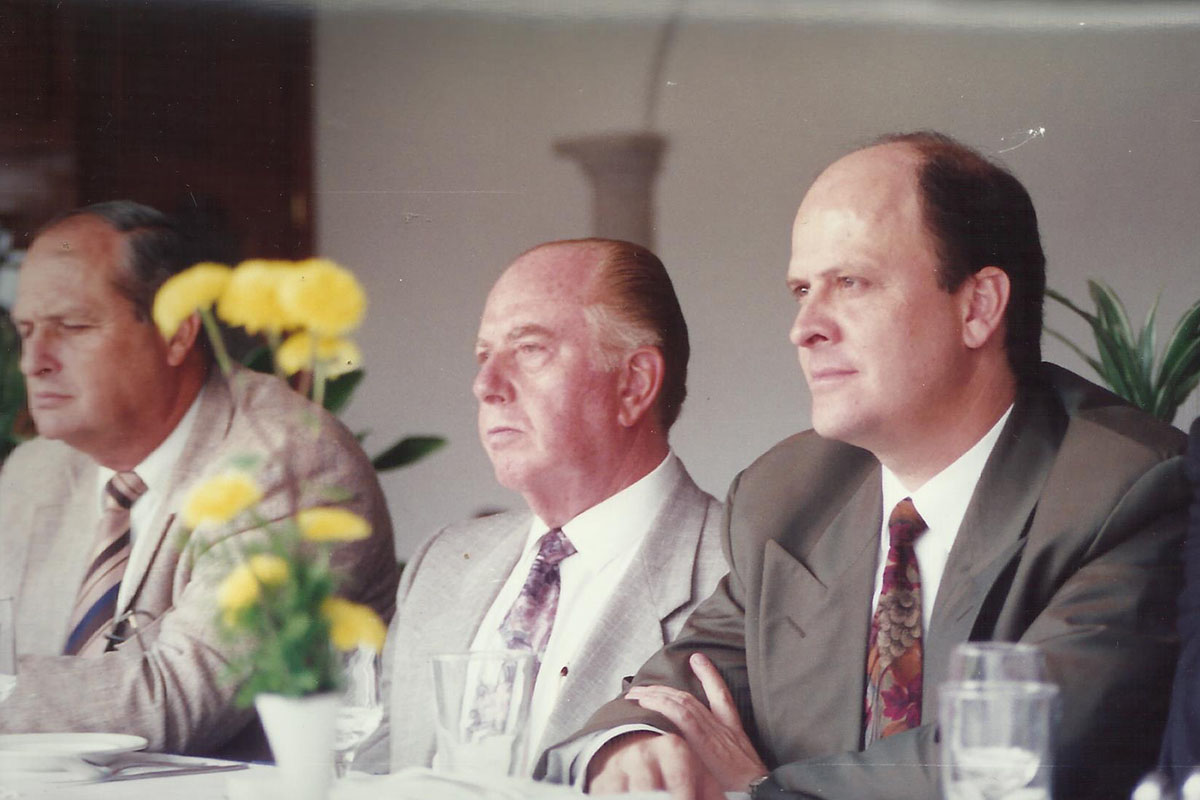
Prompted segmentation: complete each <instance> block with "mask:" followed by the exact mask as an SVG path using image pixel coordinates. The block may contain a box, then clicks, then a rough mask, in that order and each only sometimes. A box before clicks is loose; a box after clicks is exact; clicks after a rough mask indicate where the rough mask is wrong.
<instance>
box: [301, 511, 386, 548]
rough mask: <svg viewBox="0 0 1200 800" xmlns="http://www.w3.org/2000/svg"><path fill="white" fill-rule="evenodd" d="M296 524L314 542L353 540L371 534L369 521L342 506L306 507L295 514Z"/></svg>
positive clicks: (304, 535) (302, 533)
mask: <svg viewBox="0 0 1200 800" xmlns="http://www.w3.org/2000/svg"><path fill="white" fill-rule="evenodd" d="M296 524H297V525H298V526H299V527H300V534H301V535H302V536H303V537H304V538H305V539H309V540H311V541H314V542H355V541H358V540H359V539H365V538H367V537H368V536H370V535H371V523H369V522H367V521H366V520H365V519H363V518H362V517H360V516H359V515H358V514H355V513H354V512H353V511H347V510H346V509H344V508H306V509H305V510H303V511H301V512H299V513H298V514H296Z"/></svg>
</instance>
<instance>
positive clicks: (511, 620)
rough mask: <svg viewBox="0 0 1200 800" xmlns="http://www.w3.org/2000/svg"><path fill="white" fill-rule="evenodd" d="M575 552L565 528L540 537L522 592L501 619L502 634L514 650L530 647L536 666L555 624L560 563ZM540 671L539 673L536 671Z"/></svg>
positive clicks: (539, 663)
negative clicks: (563, 530) (564, 530)
mask: <svg viewBox="0 0 1200 800" xmlns="http://www.w3.org/2000/svg"><path fill="white" fill-rule="evenodd" d="M574 553H575V547H574V545H572V544H571V540H570V539H568V538H567V536H566V534H565V533H563V532H562V529H561V528H554V529H553V530H550V531H548V532H547V533H546V534H545V535H544V536H542V538H541V539H539V540H538V552H537V555H536V556H535V557H534V559H533V565H532V566H531V567H530V568H529V576H528V577H527V578H526V579H525V584H524V585H523V586H522V587H521V593H520V594H519V595H517V599H516V600H515V601H514V602H513V604H512V608H510V609H509V610H508V613H507V614H506V615H505V616H504V620H503V621H502V622H501V623H500V635H501V636H502V637H503V638H504V643H505V645H506V646H507V647H508V648H509V649H510V650H529V651H530V652H532V653H533V656H534V661H535V662H536V664H535V669H536V666H540V665H541V661H542V652H543V651H544V650H545V649H546V642H548V641H549V640H550V631H551V630H552V629H553V628H554V614H555V612H556V611H557V610H558V595H559V593H560V591H561V589H562V585H561V577H560V576H559V572H558V565H559V564H560V563H561V562H562V560H563V559H564V558H566V557H567V556H570V555H573V554H574ZM535 674H536V673H535Z"/></svg>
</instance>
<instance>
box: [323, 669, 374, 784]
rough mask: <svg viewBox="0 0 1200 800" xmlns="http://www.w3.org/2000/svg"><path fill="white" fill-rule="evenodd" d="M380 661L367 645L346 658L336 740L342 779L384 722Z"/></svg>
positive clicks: (335, 754)
mask: <svg viewBox="0 0 1200 800" xmlns="http://www.w3.org/2000/svg"><path fill="white" fill-rule="evenodd" d="M379 664H380V657H379V654H378V653H376V652H375V651H374V650H371V649H369V648H366V647H360V648H358V649H357V650H351V651H350V652H348V653H346V654H345V655H344V656H343V657H342V676H343V679H344V680H345V682H346V688H345V691H344V692H343V693H342V704H341V706H340V707H339V708H338V712H337V721H336V722H335V724H334V739H333V769H334V774H336V775H337V777H339V778H343V777H345V776H346V772H348V771H349V769H350V765H351V764H353V763H354V754H355V751H356V750H357V749H358V746H359V745H360V744H362V742H363V740H364V739H366V738H367V737H368V736H370V735H371V733H372V732H374V730H375V729H376V728H378V727H379V723H380V722H382V721H383V703H382V702H381V701H380V697H379Z"/></svg>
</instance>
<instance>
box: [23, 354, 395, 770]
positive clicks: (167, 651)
mask: <svg viewBox="0 0 1200 800" xmlns="http://www.w3.org/2000/svg"><path fill="white" fill-rule="evenodd" d="M198 402H199V403H200V405H199V408H198V409H197V417H196V420H195V424H194V426H193V428H192V432H191V434H190V437H189V440H188V442H187V445H186V447H185V450H184V452H185V454H186V455H185V457H184V458H183V459H181V460H180V461H179V462H178V463H177V464H176V465H175V467H174V469H173V472H172V474H171V477H170V483H169V486H166V487H164V488H165V490H166V502H164V503H163V504H162V510H161V512H160V513H159V516H158V518H157V519H156V520H155V521H154V523H153V524H152V525H151V526H150V527H149V529H148V530H145V531H139V532H138V536H139V537H143V536H144V537H152V546H151V547H148V548H146V549H144V550H142V551H141V552H142V553H143V554H145V555H146V558H144V559H141V560H140V561H137V562H134V561H131V562H130V563H129V564H128V566H127V567H126V571H125V574H124V577H123V579H122V580H123V582H124V583H127V584H133V585H136V590H135V591H134V592H133V593H132V595H131V598H130V600H129V603H128V605H127V607H126V608H119V609H118V613H123V612H125V611H127V610H131V609H132V610H133V611H134V612H135V614H134V620H135V621H136V623H137V630H138V633H139V636H134V637H131V638H130V639H129V640H127V641H126V642H125V643H124V644H123V645H121V646H120V647H119V648H118V649H117V650H116V651H115V652H112V653H106V654H104V655H103V656H100V657H98V658H77V657H72V656H62V655H59V654H61V653H62V648H63V644H64V642H65V641H66V637H67V633H68V631H67V626H68V624H69V618H70V615H71V610H72V606H73V604H74V602H75V595H76V592H77V591H78V589H79V586H80V583H81V581H82V577H83V572H84V570H85V568H86V567H87V560H88V558H89V556H90V551H91V548H92V544H93V537H94V535H95V531H96V526H97V519H98V516H99V508H100V506H99V495H98V490H97V487H98V477H97V466H96V464H95V463H94V462H93V461H92V460H91V459H90V458H88V457H87V456H85V455H83V454H82V453H80V452H78V451H76V450H73V449H72V448H70V447H68V446H67V445H65V444H63V443H61V442H57V441H50V440H44V439H35V440H33V441H31V442H28V443H26V444H23V445H21V446H20V447H19V448H17V449H16V450H15V451H14V452H13V453H12V455H11V456H10V457H9V459H8V461H7V462H6V463H5V465H4V470H3V472H2V473H0V552H2V553H3V558H0V596H3V595H9V594H11V595H13V596H15V597H16V632H17V647H18V651H19V653H21V658H20V664H19V669H20V676H19V682H18V685H17V690H16V692H15V693H14V694H13V695H12V696H11V697H10V698H9V699H8V700H7V701H5V702H4V703H0V732H5V733H8V732H34V731H119V732H124V733H133V734H138V735H141V736H145V737H146V738H147V739H149V740H150V748H151V749H152V750H164V751H173V752H190V753H198V752H210V751H212V750H213V749H215V748H217V747H219V746H220V745H221V744H223V743H224V742H225V741H226V740H228V739H229V738H231V737H232V736H234V735H235V734H237V733H238V732H239V731H240V730H241V729H243V728H244V727H246V726H247V724H248V723H250V722H251V720H252V718H253V713H254V712H253V710H252V709H237V708H235V707H234V704H233V696H234V694H235V693H236V689H237V684H238V681H237V676H227V675H226V674H224V673H225V670H226V662H227V659H228V655H229V653H230V648H231V647H232V646H233V645H232V644H231V643H230V642H229V641H228V640H227V639H226V638H225V637H224V636H223V634H222V633H221V632H219V631H218V629H217V627H216V613H217V612H216V608H217V607H216V601H215V597H214V591H215V586H216V584H217V583H219V582H220V580H221V579H222V578H223V577H224V576H225V575H226V574H227V573H228V570H229V562H228V560H227V557H226V553H227V552H228V551H227V550H225V548H222V547H218V548H216V549H214V550H212V551H211V552H208V553H206V552H205V550H206V548H207V547H208V546H209V545H211V544H212V541H211V540H212V538H213V537H215V536H221V537H224V536H228V537H230V539H229V541H230V542H231V543H233V544H238V543H241V544H248V543H250V542H251V541H253V540H254V538H255V537H259V536H261V532H260V531H256V530H253V529H249V530H247V529H236V530H231V529H226V530H223V531H220V532H218V533H214V534H212V535H208V536H205V535H200V534H196V535H193V536H192V537H190V538H188V537H186V534H185V533H184V531H183V530H182V523H181V522H180V521H179V520H178V519H177V518H176V511H177V510H178V508H179V507H180V505H181V502H182V498H183V495H184V494H185V493H186V491H187V490H188V489H189V488H190V487H191V486H192V485H194V484H195V483H196V482H197V481H198V480H199V479H201V478H202V477H204V476H205V475H206V474H207V473H209V472H211V471H214V470H216V469H219V468H220V467H222V466H223V465H226V464H227V462H228V461H229V460H230V459H231V458H235V457H238V456H245V455H247V454H255V455H260V456H262V462H261V467H260V469H259V471H258V479H259V482H260V484H261V485H262V488H263V491H264V500H263V502H262V509H263V511H264V514H265V516H266V517H267V518H268V519H273V518H280V517H283V516H285V515H286V514H287V513H289V512H290V511H291V510H293V509H294V508H295V507H297V506H311V505H321V504H324V502H325V501H324V498H323V497H322V496H321V490H322V489H328V488H329V487H331V486H336V487H341V488H343V489H345V490H346V491H347V492H348V494H349V498H348V499H347V500H346V501H345V502H344V503H342V505H344V506H345V507H347V508H349V509H351V510H353V511H355V512H357V513H359V514H361V515H362V516H364V517H365V518H367V519H368V520H369V521H370V522H371V524H372V526H373V532H372V534H371V536H370V537H369V538H368V539H366V540H363V541H359V542H354V543H349V544H346V545H342V546H340V547H338V549H337V550H336V551H335V554H334V563H335V565H336V566H337V567H338V568H339V569H340V570H342V571H343V572H344V574H345V575H346V580H345V582H344V584H343V587H342V588H343V592H342V593H343V594H344V595H345V596H346V597H348V598H350V599H353V600H357V601H360V602H364V603H367V604H369V605H371V606H372V607H373V608H375V610H376V611H378V612H379V613H381V614H383V615H384V616H385V618H386V617H388V616H390V614H391V611H392V609H393V608H394V606H393V601H394V596H395V587H396V585H397V582H398V570H397V566H396V559H395V554H394V550H393V543H392V528H391V523H390V521H389V519H388V515H387V510H386V505H385V503H384V500H383V496H382V494H381V492H380V489H379V484H378V481H377V480H376V478H375V473H374V470H373V469H372V468H371V465H370V462H369V461H368V460H367V458H366V456H365V455H364V454H363V452H362V450H361V448H359V446H358V444H357V443H356V442H355V440H354V437H353V435H352V434H350V432H349V431H347V430H346V429H345V428H344V427H343V426H342V425H341V424H340V423H339V422H338V421H337V420H335V419H334V418H333V417H331V416H330V415H328V414H326V413H325V412H324V411H323V410H321V409H318V408H317V407H316V406H314V405H313V404H311V403H309V402H308V401H307V400H305V399H303V398H301V397H300V396H299V395H297V394H296V393H295V392H293V391H292V390H291V389H290V388H288V387H287V386H286V385H285V384H284V383H282V382H281V381H279V380H277V379H275V378H273V377H269V376H265V375H259V374H257V373H252V372H249V371H242V372H239V373H238V374H237V375H236V377H235V379H234V380H232V381H226V380H225V379H224V378H223V377H222V376H221V375H220V374H219V373H218V372H217V370H215V369H214V370H213V375H211V376H210V378H209V380H208V381H207V382H206V384H205V386H204V388H203V389H202V391H201V393H200V396H199V401H198ZM285 468H286V469H285ZM289 472H290V473H291V475H290V476H289V474H288V473H289ZM142 544H151V543H150V542H144V543H143V542H139V545H138V546H139V548H141V546H142Z"/></svg>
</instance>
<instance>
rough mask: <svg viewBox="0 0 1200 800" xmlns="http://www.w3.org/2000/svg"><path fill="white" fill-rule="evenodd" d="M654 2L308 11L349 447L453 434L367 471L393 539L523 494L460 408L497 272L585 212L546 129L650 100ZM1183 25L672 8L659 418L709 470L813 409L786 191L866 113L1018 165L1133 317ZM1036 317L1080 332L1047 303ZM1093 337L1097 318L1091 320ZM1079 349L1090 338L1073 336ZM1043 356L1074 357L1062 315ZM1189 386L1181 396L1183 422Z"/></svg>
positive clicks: (1178, 202) (1065, 273) (1148, 296)
mask: <svg viewBox="0 0 1200 800" xmlns="http://www.w3.org/2000/svg"><path fill="white" fill-rule="evenodd" d="M659 30H660V28H659V26H658V25H657V24H655V23H653V21H644V22H622V21H620V20H607V21H581V20H578V19H575V20H565V19H546V20H533V19H529V18H504V17H497V16H468V15H450V14H442V15H439V14H436V13H433V12H409V13H389V12H386V11H378V10H376V11H372V12H357V13H349V12H344V11H336V10H333V9H330V8H327V9H326V10H325V11H323V12H322V13H321V15H320V17H319V21H318V25H317V42H316V64H317V70H316V75H317V84H316V87H315V92H316V113H317V123H316V152H317V172H316V175H317V191H318V194H317V225H318V229H317V230H318V242H319V250H320V252H322V253H323V254H325V255H328V256H330V257H333V258H336V259H338V260H340V261H342V262H343V263H345V264H346V265H348V266H351V267H352V268H354V269H355V270H357V272H358V274H359V275H360V277H361V278H362V280H363V282H364V283H365V284H366V286H367V288H368V290H369V292H370V296H371V309H370V312H369V316H368V321H367V324H366V326H365V328H364V330H363V332H362V336H361V343H362V345H363V348H364V351H365V354H366V358H367V361H368V372H369V377H368V380H367V381H366V383H365V384H364V386H363V388H362V389H361V390H360V392H359V395H358V397H357V398H356V400H355V404H354V406H353V407H352V408H351V409H350V411H349V413H348V415H347V416H348V419H349V421H350V423H351V425H352V427H356V428H364V427H365V428H370V429H372V430H373V431H374V434H373V435H372V436H371V437H370V438H368V440H367V445H368V450H377V449H380V448H382V446H384V444H386V443H387V442H388V441H390V439H391V438H392V437H394V436H395V435H398V434H401V433H413V432H438V433H442V434H444V435H446V436H448V437H449V438H450V446H449V447H448V448H447V449H446V450H444V451H442V452H441V453H439V454H438V455H437V456H435V457H433V458H431V459H430V460H428V461H426V462H424V463H422V464H420V465H418V466H416V467H413V468H410V469H408V470H404V471H401V472H396V473H391V474H390V475H388V476H385V478H384V484H385V488H386V490H387V492H388V499H389V503H390V505H391V510H392V514H393V517H394V519H395V522H396V529H397V537H398V541H397V547H398V551H399V553H400V554H401V556H407V555H409V554H411V552H412V551H413V549H414V548H415V546H416V544H417V543H418V542H419V541H420V540H421V539H422V538H424V537H425V536H427V535H428V534H430V533H432V532H433V531H434V530H436V528H437V527H438V526H440V525H443V524H445V523H448V522H451V521H454V520H456V519H461V518H463V517H465V516H467V515H469V514H471V513H472V512H473V511H474V510H476V509H479V508H482V507H486V506H497V505H501V506H508V507H513V506H517V505H519V504H520V498H519V497H517V496H516V495H513V494H511V493H509V492H507V491H505V490H504V489H501V488H500V487H498V486H497V485H496V484H495V482H494V481H493V479H492V476H491V470H490V466H489V464H488V462H487V459H486V457H485V456H484V455H483V453H482V451H481V450H480V448H479V445H478V442H477V440H476V437H475V432H474V401H473V398H472V397H471V394H470V382H471V378H472V375H473V372H474V369H473V361H472V354H471V350H472V344H473V339H474V334H475V329H476V325H477V323H478V315H479V312H480V310H481V308H482V305H483V301H484V298H485V296H486V294H487V291H488V289H489V288H490V285H491V283H492V281H493V280H494V279H495V277H496V276H497V275H498V274H499V272H500V271H501V270H502V269H503V268H504V266H505V265H506V264H507V263H508V262H509V261H510V260H511V258H512V257H513V256H514V255H516V254H517V253H519V252H520V251H522V250H524V249H525V248H527V247H529V246H531V245H533V244H535V243H537V242H539V241H543V240H547V239H553V238H562V237H572V236H579V235H586V234H587V233H589V230H588V224H589V222H588V220H589V216H588V215H589V209H588V202H589V198H588V193H587V192H588V189H587V185H586V183H585V181H584V179H583V177H582V175H581V174H580V173H579V171H578V169H577V167H575V166H574V165H573V164H572V163H570V162H568V161H565V160H562V159H561V158H558V157H556V156H554V155H553V153H552V150H551V143H552V142H553V140H554V139H555V138H557V137H560V136H565V135H575V134H583V133H597V132H602V131H609V130H621V129H634V128H638V127H640V126H641V124H642V112H643V104H644V102H645V92H646V86H645V84H646V80H647V71H648V68H649V63H650V60H651V55H652V52H653V48H654V43H655V41H656V37H657V36H658V34H659ZM1198 75H1200V28H1197V27H1195V26H1193V25H1176V26H1169V27H1162V26H1159V27H1141V26H1118V27H1101V26H1095V25H1078V26H1069V27H1068V26H1059V27H1055V28H1053V29H1049V30H1045V31H1038V30H1033V29H1029V28H1022V29H1015V28H1009V27H1006V28H987V27H978V26H956V27H937V26H931V25H927V24H908V25H904V24H902V23H901V24H890V25H876V24H869V23H863V24H853V23H845V22H843V23H841V24H819V23H814V22H803V21H800V22H796V21H793V22H773V23H767V22H761V21H754V22H749V21H743V22H738V21H733V22H730V21H723V22H717V21H711V20H709V21H704V20H697V19H688V18H685V20H684V22H683V24H682V26H681V27H680V29H679V30H678V35H677V38H676V40H675V43H674V46H673V48H672V50H671V51H670V55H669V58H668V60H667V63H666V68H665V74H664V75H663V81H664V83H663V85H662V86H661V101H660V107H659V109H658V112H657V125H656V128H657V130H659V131H660V132H662V133H663V134H665V135H666V136H667V137H669V140H670V144H669V150H668V153H667V155H666V159H665V167H664V172H663V174H662V176H661V178H660V181H659V196H658V205H657V208H658V228H657V233H658V242H657V247H656V250H657V251H658V252H659V254H660V255H661V256H662V258H663V260H664V262H665V263H666V264H667V267H668V269H669V270H670V271H671V274H672V276H673V278H674V280H675V283H676V287H677V290H678V292H679V295H680V298H681V301H682V304H683V308H684V312H685V314H686V315H687V318H688V321H689V325H690V328H691V334H692V343H693V360H692V365H691V379H690V398H689V400H688V403H687V405H686V407H685V411H684V415H683V417H682V419H681V421H680V422H679V424H678V425H677V426H676V429H675V433H674V441H675V445H676V448H677V450H678V451H679V452H680V453H681V455H682V456H683V457H684V460H685V461H686V462H687V464H688V465H689V467H690V468H691V470H692V472H693V474H694V475H695V477H696V478H697V480H698V481H699V482H700V484H701V485H702V486H704V487H705V488H706V489H708V490H709V491H712V492H713V493H715V494H717V495H718V496H721V495H723V493H724V491H725V487H726V486H727V484H728V482H729V480H730V478H731V477H732V476H733V475H734V473H735V472H736V470H737V469H739V468H740V467H741V466H744V465H745V464H746V463H747V462H748V461H749V460H751V459H752V458H754V456H755V455H757V454H758V453H759V452H761V451H762V450H764V449H765V448H767V447H768V446H769V445H771V444H772V443H773V442H774V441H776V440H778V439H779V438H782V437H783V436H785V435H787V434H788V433H790V432H792V431H795V430H798V429H802V428H804V427H806V426H807V424H808V399H807V395H806V392H805V390H804V388H803V382H802V380H801V379H800V376H799V372H798V369H797V367H796V363H795V356H794V352H793V351H792V349H791V347H790V345H788V343H787V341H786V331H787V326H788V324H789V322H790V316H791V311H792V309H791V303H790V300H789V299H788V297H787V295H786V293H785V292H784V290H783V273H784V269H785V266H786V260H787V255H788V238H789V229H790V223H791V218H792V215H793V213H794V211H795V207H796V205H797V204H798V202H799V200H800V198H801V196H802V195H803V193H804V190H805V188H806V185H807V183H808V182H809V181H810V180H811V178H812V177H813V176H814V175H815V174H816V173H817V172H818V171H819V170H820V169H821V167H822V166H824V165H825V164H827V163H828V162H829V161H830V160H832V159H833V158H835V157H837V156H838V155H839V154H841V153H842V152H844V151H845V150H847V149H848V148H850V147H852V146H854V145H857V144H861V143H864V142H866V141H868V140H870V139H871V138H873V137H874V136H875V135H877V134H879V133H882V132H885V131H893V130H909V129H915V128H935V129H939V130H943V131H946V132H948V133H950V134H952V135H954V136H957V137H959V138H961V139H963V140H964V141H966V142H968V143H971V144H973V145H976V146H978V147H980V148H981V149H983V150H985V151H986V152H989V153H992V154H996V153H999V151H1001V150H1004V149H1007V148H1011V147H1014V146H1016V145H1018V143H1019V142H1021V141H1023V140H1024V139H1025V138H1026V136H1025V135H1024V134H1023V133H1022V132H1023V131H1027V130H1029V129H1041V128H1045V135H1044V136H1039V137H1037V138H1034V139H1033V140H1031V141H1029V142H1028V143H1027V144H1024V145H1021V146H1017V147H1016V149H1013V150H1011V151H1010V152H1006V153H1003V154H1002V155H1001V158H1002V159H1003V160H1004V161H1005V162H1006V163H1007V164H1008V165H1009V166H1011V167H1012V168H1013V170H1014V171H1015V172H1016V174H1017V175H1018V177H1020V178H1021V179H1022V180H1023V181H1024V182H1025V183H1026V185H1027V186H1028V187H1029V189H1030V192H1031V193H1032V195H1033V198H1034V202H1035V204H1036V206H1037V208H1038V212H1039V215H1040V219H1041V226H1042V232H1043V237H1044V244H1045V247H1046V250H1047V254H1048V256H1049V260H1050V266H1049V275H1050V284H1051V285H1052V286H1054V287H1057V288H1059V289H1061V290H1063V291H1065V292H1067V293H1068V294H1070V295H1072V296H1073V297H1076V298H1078V299H1084V298H1085V296H1086V295H1085V292H1086V289H1085V283H1084V282H1085V280H1086V279H1087V278H1088V277H1090V276H1099V277H1102V278H1104V279H1105V280H1107V281H1108V282H1110V283H1111V284H1112V285H1113V286H1114V287H1115V288H1116V289H1117V290H1118V292H1119V293H1121V295H1122V296H1123V297H1125V298H1126V300H1127V302H1128V303H1129V305H1130V307H1131V308H1130V310H1131V312H1132V314H1133V315H1134V316H1135V317H1138V318H1140V317H1141V315H1142V314H1143V313H1144V312H1145V310H1146V308H1147V307H1148V305H1149V303H1150V301H1151V300H1152V299H1153V297H1154V295H1155V293H1156V292H1158V291H1160V290H1161V291H1162V293H1163V298H1162V305H1161V314H1162V316H1163V318H1164V319H1165V320H1169V321H1171V322H1173V321H1174V320H1175V319H1176V318H1177V317H1178V316H1179V314H1180V312H1181V311H1182V309H1183V308H1185V307H1186V306H1187V305H1188V304H1189V303H1190V302H1192V301H1194V300H1195V299H1196V298H1197V296H1200V255H1198V254H1197V244H1198V243H1200V237H1198V235H1197V227H1198V225H1197V223H1198V221H1200V80H1198V79H1197V76H1198ZM1048 321H1049V323H1050V324H1051V325H1053V326H1057V327H1060V328H1061V329H1063V330H1066V331H1068V332H1070V333H1071V334H1074V335H1076V336H1077V337H1080V338H1084V337H1086V330H1085V329H1084V328H1083V326H1082V323H1077V321H1076V320H1074V319H1073V318H1071V317H1069V316H1068V315H1066V314H1065V313H1064V312H1062V311H1061V310H1059V309H1057V308H1050V309H1049V313H1048ZM1088 341H1089V342H1090V339H1088ZM1089 349H1090V345H1089ZM1045 350H1046V353H1047V356H1048V357H1049V358H1051V360H1056V361H1060V362H1061V363H1063V364H1066V365H1068V366H1071V367H1074V368H1077V369H1080V370H1081V371H1083V370H1084V369H1085V368H1083V367H1082V365H1081V364H1080V363H1079V361H1078V360H1077V359H1076V358H1075V357H1074V356H1072V355H1071V354H1070V353H1068V352H1067V351H1066V350H1065V348H1064V347H1062V346H1061V345H1059V344H1058V343H1057V342H1054V341H1052V340H1047V343H1046V346H1045ZM1197 413H1200V402H1198V401H1197V400H1196V398H1195V397H1193V398H1192V400H1191V401H1190V402H1189V405H1188V406H1187V407H1186V408H1185V409H1184V411H1183V412H1181V414H1180V417H1179V420H1178V424H1181V425H1182V424H1184V420H1185V418H1186V420H1190V419H1191V418H1192V417H1193V416H1195V415H1196V414H1197Z"/></svg>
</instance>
